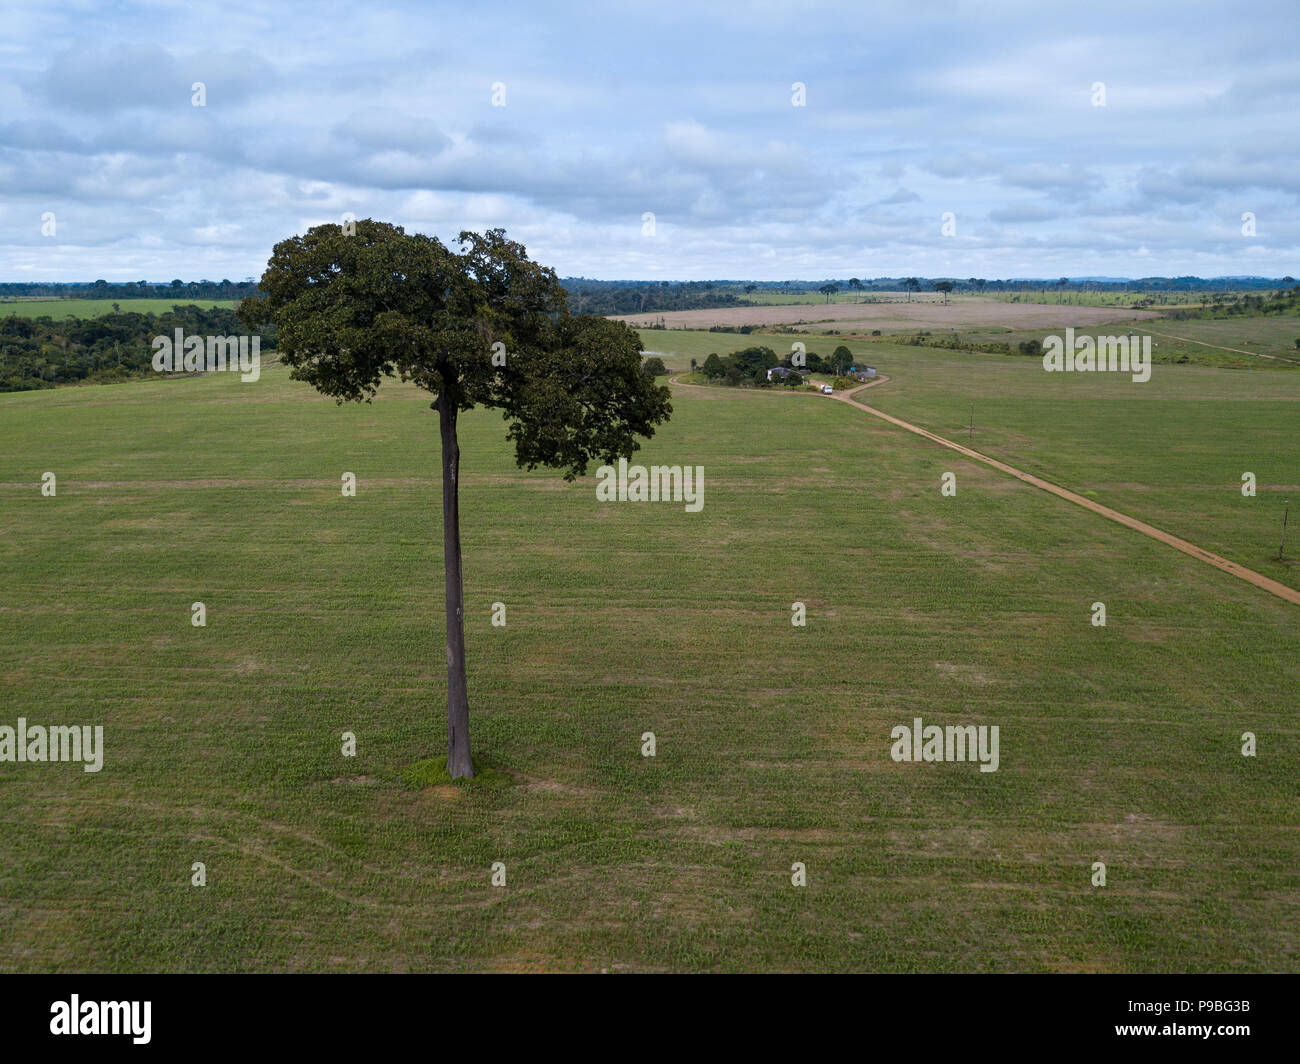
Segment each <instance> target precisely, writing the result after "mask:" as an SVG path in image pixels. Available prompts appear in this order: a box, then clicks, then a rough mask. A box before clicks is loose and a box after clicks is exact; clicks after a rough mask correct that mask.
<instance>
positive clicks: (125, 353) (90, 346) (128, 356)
mask: <svg viewBox="0 0 1300 1064" xmlns="http://www.w3.org/2000/svg"><path fill="white" fill-rule="evenodd" d="M177 329H182V330H184V333H185V335H186V336H195V335H197V336H204V337H207V336H244V335H249V333H248V330H247V329H246V328H244V326H243V325H241V324H240V322H239V319H238V318H237V317H235V312H234V311H233V310H228V309H226V308H225V307H213V308H212V309H211V310H204V309H202V308H200V307H197V306H192V305H191V306H175V307H173V308H172V309H171V310H169V311H167V312H165V313H163V314H140V313H137V312H135V311H131V310H124V311H114V312H113V313H111V314H104V315H101V316H99V317H95V318H84V319H83V318H68V319H66V320H64V321H55V320H54V319H53V318H50V317H39V318H24V317H21V316H19V315H17V314H11V315H8V316H6V317H0V392H21V391H29V390H32V389H36V388H55V387H58V386H59V385H61V384H76V383H78V382H80V381H87V382H91V383H101V384H107V383H112V382H114V381H121V380H128V379H130V378H132V377H141V376H152V375H153V374H154V369H153V347H152V346H151V345H152V343H153V338H154V337H155V336H159V335H165V336H174V335H175V332H176V330H177ZM257 335H259V336H260V337H261V338H262V339H261V351H262V352H263V354H265V353H266V352H267V351H268V350H273V349H274V348H275V328H274V326H272V325H267V326H266V327H264V328H263V329H261V330H259V331H258V333H257Z"/></svg>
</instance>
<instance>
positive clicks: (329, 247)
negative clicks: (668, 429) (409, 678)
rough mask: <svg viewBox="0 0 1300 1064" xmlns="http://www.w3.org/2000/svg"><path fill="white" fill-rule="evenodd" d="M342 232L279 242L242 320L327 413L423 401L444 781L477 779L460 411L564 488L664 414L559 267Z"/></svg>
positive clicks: (478, 240) (665, 407)
mask: <svg viewBox="0 0 1300 1064" xmlns="http://www.w3.org/2000/svg"><path fill="white" fill-rule="evenodd" d="M355 226H356V231H355V234H354V235H348V234H347V233H345V232H344V230H343V229H342V228H341V227H340V226H338V225H321V226H316V227H315V228H313V229H310V230H308V231H307V233H306V234H304V235H303V236H295V237H291V238H289V239H288V240H283V241H281V242H280V243H278V244H276V245H275V248H274V250H273V251H272V254H271V260H270V262H269V263H268V264H267V268H266V272H265V273H264V274H263V275H262V280H261V282H260V285H259V288H260V289H261V291H263V292H265V293H266V298H265V299H254V298H251V297H250V298H248V299H245V300H244V301H243V302H242V303H241V304H240V306H239V316H240V319H241V320H242V321H243V322H244V323H245V324H246V325H248V326H249V328H256V327H257V326H258V325H259V324H260V323H262V322H265V321H267V320H268V319H269V320H271V321H273V322H274V323H275V324H276V326H277V327H278V329H279V341H278V348H279V355H280V360H281V361H282V362H283V363H284V364H285V365H287V366H289V367H290V369H291V372H290V374H289V375H290V377H291V378H292V379H294V380H300V381H305V382H307V383H308V384H310V385H312V386H313V387H314V388H316V390H317V391H319V392H321V393H322V394H324V395H328V396H331V397H332V398H334V399H336V400H337V401H338V402H339V403H343V402H344V401H361V400H364V401H365V402H369V401H370V400H371V399H372V398H373V396H374V394H375V392H376V390H377V389H378V387H379V384H380V383H381V381H382V380H383V379H384V378H385V377H389V378H393V377H395V378H399V379H401V380H403V381H409V382H412V383H414V384H416V385H418V386H419V387H421V388H423V389H425V390H426V391H428V392H431V393H432V394H433V395H434V397H435V398H434V400H433V402H432V403H431V404H430V407H431V408H432V409H433V410H434V411H435V412H436V413H437V414H438V424H439V433H440V436H441V442H442V518H443V560H444V566H445V572H444V576H445V590H446V621H447V771H448V773H449V774H450V775H451V777H452V778H453V779H462V778H469V777H472V776H473V775H474V766H473V762H472V760H471V758H470V745H469V694H468V690H467V685H466V678H465V634H464V624H463V615H464V588H463V581H462V577H461V546H460V502H459V487H458V485H459V481H460V443H459V439H458V436H457V431H456V428H457V419H458V417H459V415H460V414H461V413H462V412H464V411H467V410H470V409H472V408H473V407H476V406H485V407H494V408H496V409H499V410H501V411H503V412H504V415H505V418H506V420H507V421H508V422H509V423H510V426H509V429H508V430H507V432H506V437H507V439H510V440H512V441H513V442H514V445H515V460H516V462H517V463H518V465H519V466H520V467H521V468H525V469H529V470H531V469H535V468H536V467H538V466H547V467H549V468H555V469H563V470H564V479H565V480H569V481H572V480H574V479H575V478H577V477H579V476H581V475H583V474H584V473H586V471H587V465H588V463H589V462H590V461H591V460H593V459H597V458H598V459H600V460H601V462H603V463H612V462H613V461H614V460H616V459H617V458H620V457H623V458H630V457H631V456H632V453H633V452H634V451H635V450H636V449H637V448H638V447H639V446H640V444H639V443H638V442H637V439H638V437H646V438H648V437H650V436H653V435H654V426H655V425H658V424H660V423H662V422H664V421H667V420H668V417H669V415H670V414H671V412H672V407H671V406H670V405H669V402H668V397H669V392H668V389H667V388H665V387H662V386H659V385H656V384H655V383H654V379H653V378H652V377H650V376H648V375H647V374H645V373H643V372H642V369H641V342H640V338H639V337H638V336H637V334H636V333H635V332H634V331H633V330H632V329H631V328H630V327H629V326H627V325H625V324H624V323H622V322H615V321H608V320H606V319H604V318H598V317H592V316H590V315H587V316H577V317H575V316H572V315H570V313H569V310H568V305H567V303H566V300H565V295H564V290H563V288H561V287H560V283H559V280H558V279H557V278H556V276H555V271H553V270H551V269H548V268H546V267H543V266H540V265H538V264H537V263H535V262H531V261H530V260H529V258H528V253H527V252H526V251H525V249H524V247H523V245H521V244H518V243H515V242H514V241H511V240H507V239H506V235H505V231H504V230H502V229H489V230H488V231H487V232H486V233H482V234H479V233H470V232H463V233H461V234H460V237H459V244H460V246H461V249H462V250H461V251H460V252H459V253H456V252H453V251H451V250H449V249H448V248H447V247H446V246H445V245H443V244H442V242H441V241H439V240H438V239H437V238H436V237H431V236H425V235H423V234H420V233H411V234H409V235H408V234H407V233H406V232H405V231H404V230H403V229H402V228H401V227H400V226H395V225H390V224H388V223H386V222H377V221H374V220H372V219H365V220H364V221H358V222H356V223H355Z"/></svg>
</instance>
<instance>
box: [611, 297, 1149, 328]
mask: <svg viewBox="0 0 1300 1064" xmlns="http://www.w3.org/2000/svg"><path fill="white" fill-rule="evenodd" d="M1158 317H1160V315H1159V314H1158V313H1156V312H1154V311H1149V310H1125V309H1122V308H1118V307H1080V306H1071V305H1069V304H1066V305H1058V304H1055V303H1003V302H1000V301H996V300H982V299H961V300H953V301H952V302H951V303H949V304H948V305H947V306H944V305H943V304H942V303H929V302H927V303H906V302H904V303H828V304H823V305H822V306H810V305H808V304H803V305H798V306H784V307H724V308H721V309H718V310H674V311H669V312H667V313H649V314H621V315H618V316H617V318H618V320H619V321H625V322H627V323H628V324H629V325H632V326H634V327H639V328H645V327H647V326H650V325H655V324H658V323H659V322H660V321H662V322H663V323H664V324H665V325H666V326H667V327H668V328H670V329H707V328H709V327H710V326H712V325H727V326H740V325H758V326H763V327H771V326H795V327H808V326H812V325H815V324H818V323H824V322H828V321H831V322H835V323H836V324H837V325H849V326H853V325H854V324H857V323H861V326H862V327H863V328H870V329H913V328H916V327H917V326H923V327H926V328H945V327H947V328H969V327H972V326H996V325H1002V326H1006V327H1007V328H1011V329H1063V328H1065V327H1066V326H1074V327H1075V328H1078V327H1079V326H1089V325H1100V324H1103V323H1108V322H1131V321H1141V320H1143V319H1146V318H1158Z"/></svg>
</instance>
